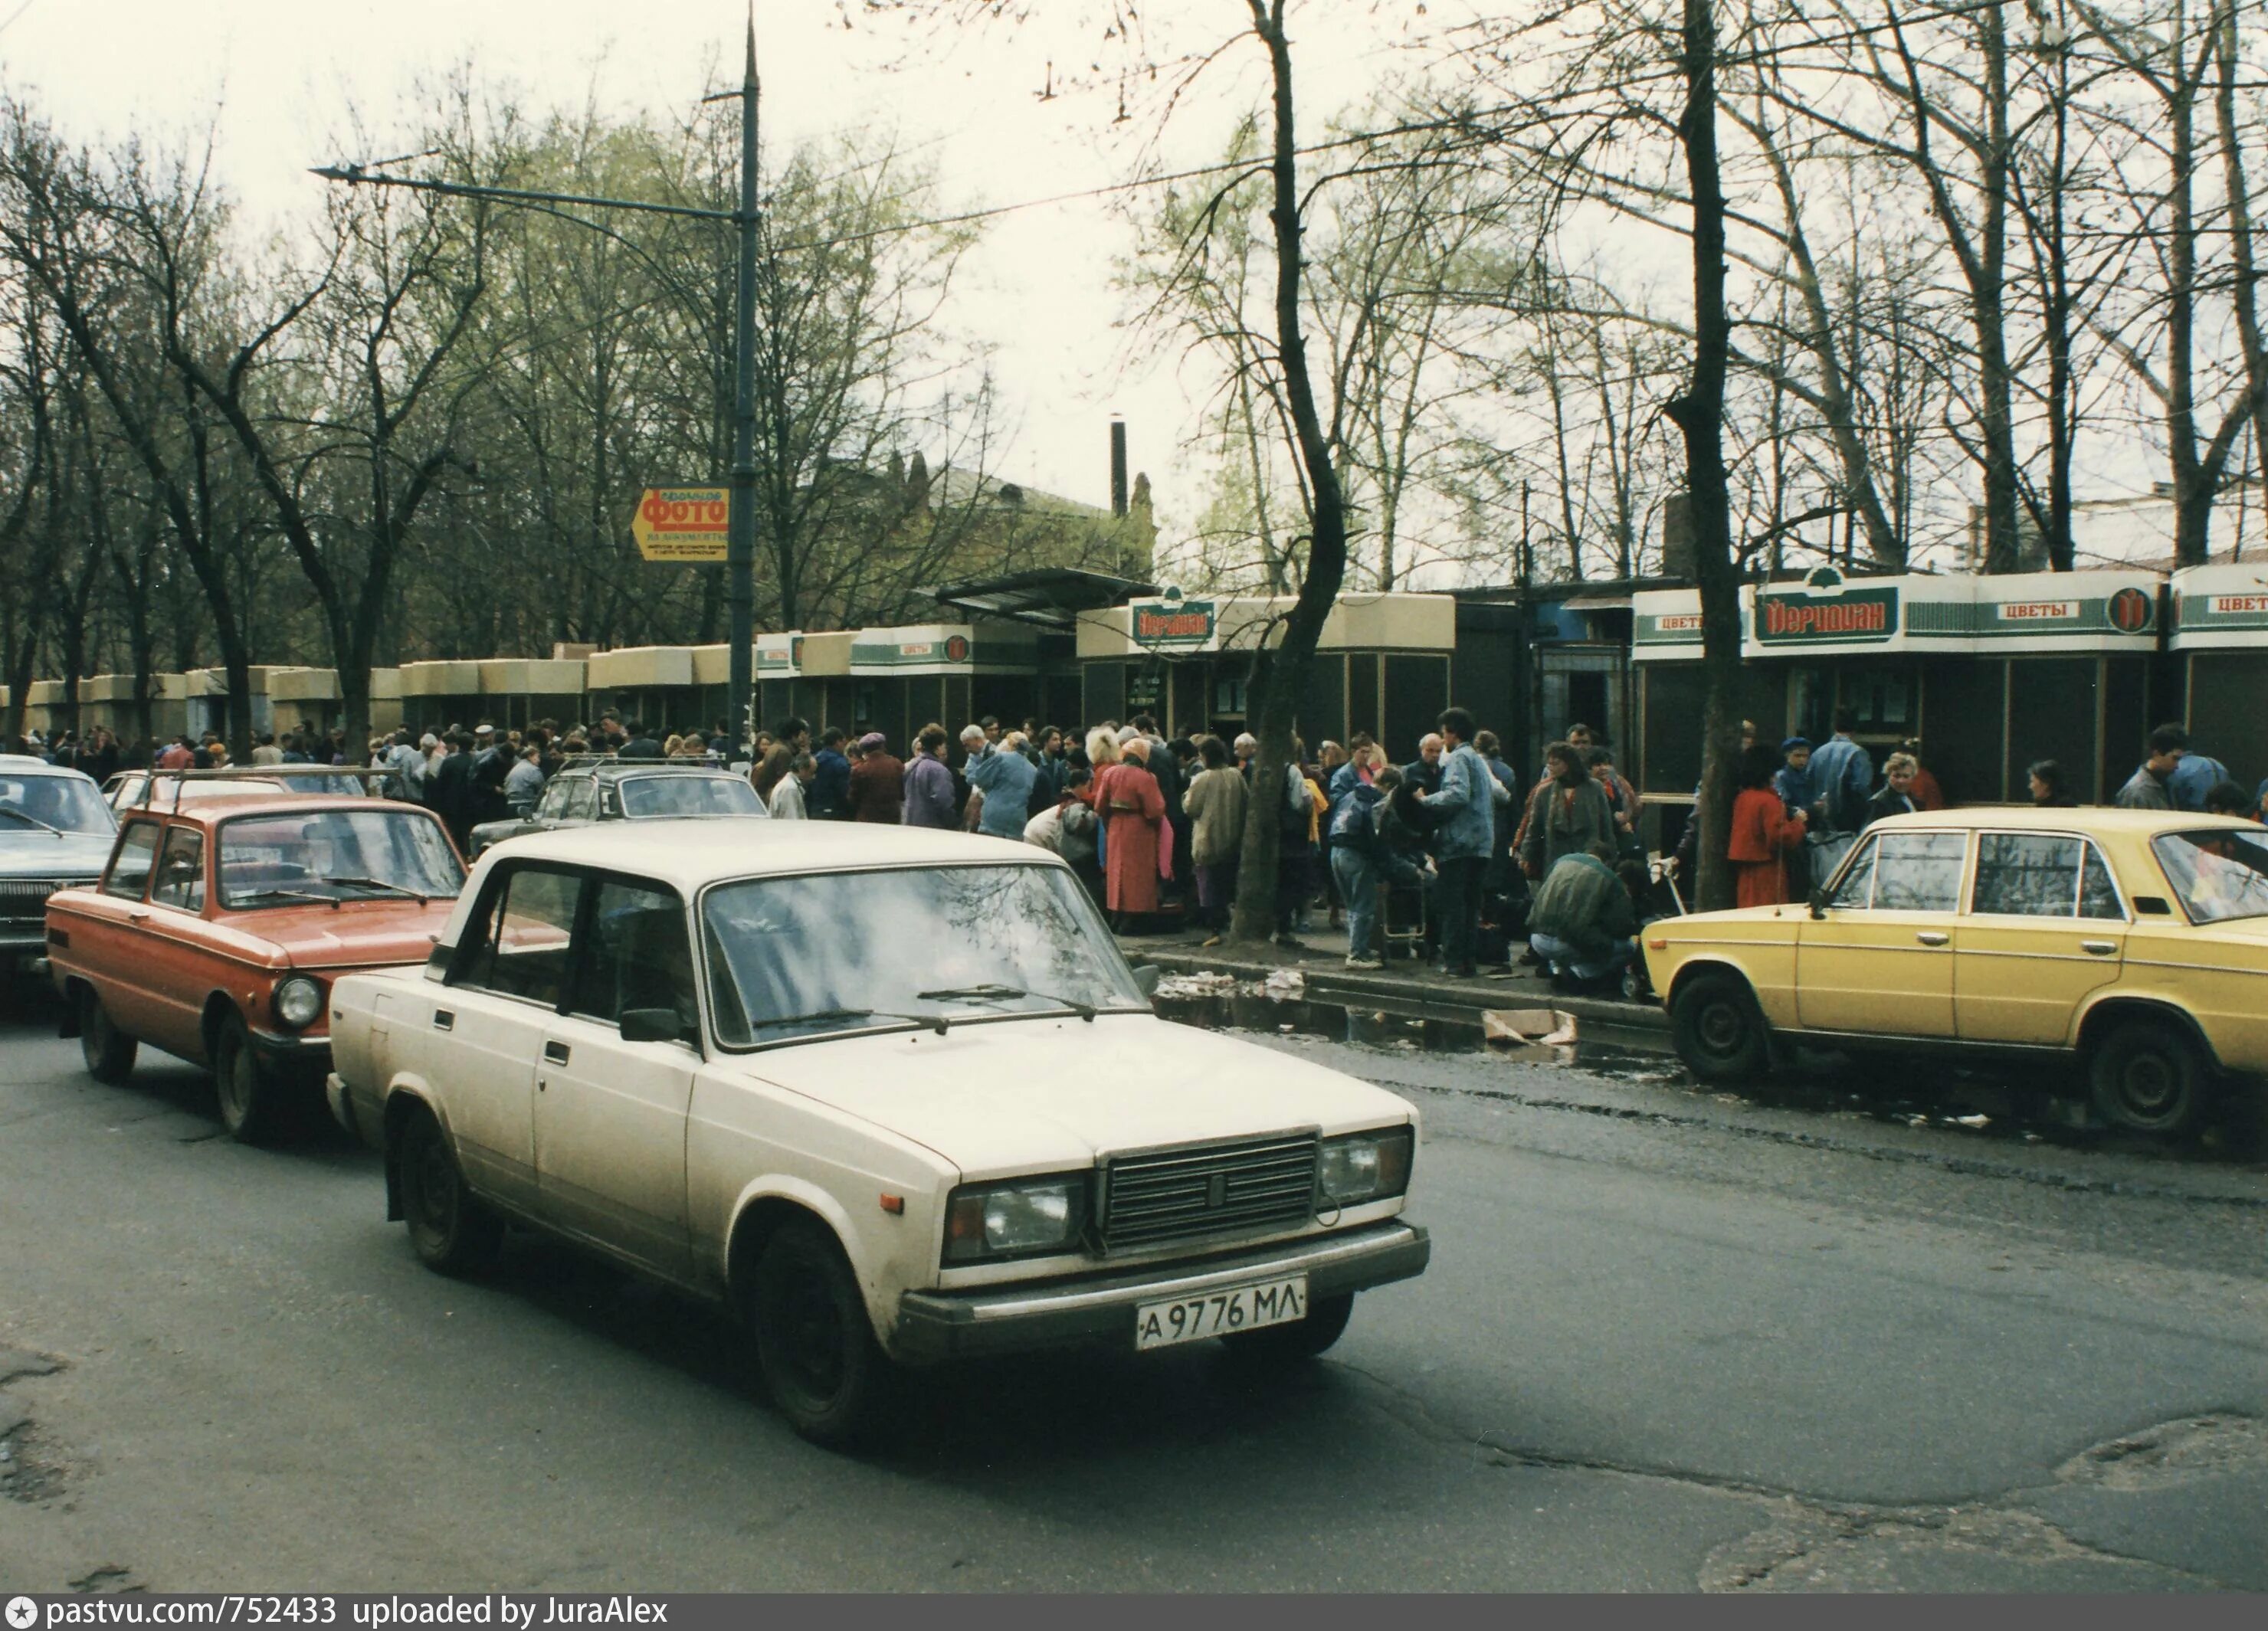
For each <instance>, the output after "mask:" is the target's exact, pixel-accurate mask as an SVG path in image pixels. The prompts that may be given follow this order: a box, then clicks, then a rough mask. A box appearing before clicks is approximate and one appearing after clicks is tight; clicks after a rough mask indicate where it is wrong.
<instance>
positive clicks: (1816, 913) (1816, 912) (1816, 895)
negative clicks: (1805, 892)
mask: <svg viewBox="0 0 2268 1631" xmlns="http://www.w3.org/2000/svg"><path fill="white" fill-rule="evenodd" d="M1811 915H1812V917H1813V918H1814V919H1815V920H1816V919H1819V918H1823V917H1824V916H1826V915H1827V892H1826V891H1825V890H1824V889H1815V890H1813V891H1812V892H1811Z"/></svg>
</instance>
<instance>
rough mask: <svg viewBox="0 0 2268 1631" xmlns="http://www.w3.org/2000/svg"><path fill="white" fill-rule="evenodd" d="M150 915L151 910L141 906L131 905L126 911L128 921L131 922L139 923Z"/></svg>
mask: <svg viewBox="0 0 2268 1631" xmlns="http://www.w3.org/2000/svg"><path fill="white" fill-rule="evenodd" d="M149 915H150V914H149V912H148V911H147V910H145V909H144V908H143V907H138V906H137V907H128V908H127V911H126V921H127V922H129V923H138V922H141V921H142V920H143V919H144V918H145V917H148V916H149Z"/></svg>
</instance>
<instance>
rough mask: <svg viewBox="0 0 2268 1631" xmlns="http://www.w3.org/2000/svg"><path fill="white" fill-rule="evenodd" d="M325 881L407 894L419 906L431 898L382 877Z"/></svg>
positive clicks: (330, 879)
mask: <svg viewBox="0 0 2268 1631" xmlns="http://www.w3.org/2000/svg"><path fill="white" fill-rule="evenodd" d="M326 881H327V882H329V883H334V884H346V885H350V886H352V887H354V888H356V889H383V890H385V891H387V893H390V894H397V895H407V896H409V898H410V899H411V900H415V901H416V903H417V904H418V905H419V906H423V905H425V904H426V902H427V901H428V900H430V899H431V897H430V896H427V895H424V894H421V893H418V892H417V891H416V890H415V889H412V888H410V887H409V885H405V884H389V883H387V881H386V880H385V879H384V878H329V879H327V880H326Z"/></svg>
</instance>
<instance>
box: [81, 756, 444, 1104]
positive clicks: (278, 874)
mask: <svg viewBox="0 0 2268 1631" xmlns="http://www.w3.org/2000/svg"><path fill="white" fill-rule="evenodd" d="M464 880H465V868H464V863H463V862H462V861H461V860H460V858H459V856H458V855H457V851H456V849H455V847H454V846H453V844H451V843H450V841H449V834H448V831H447V829H446V827H443V826H442V825H441V823H440V821H439V820H438V819H437V818H436V817H435V816H434V815H433V814H432V813H431V812H430V811H427V810H424V809H423V808H421V807H420V806H418V805H416V804H401V803H396V802H393V801H390V800H387V799H379V798H340V797H320V796H318V797H291V796H290V795H288V794H287V795H254V796H248V797H234V798H202V799H198V800H195V801H194V802H192V803H187V804H181V805H180V807H178V808H166V807H163V806H155V807H153V806H150V805H134V806H129V808H128V809H127V810H126V811H125V812H122V820H121V825H120V828H119V834H118V841H117V845H116V847H115V848H114V849H112V851H111V854H110V863H109V865H108V866H107V868H106V869H105V870H104V872H103V875H102V877H101V878H100V880H99V881H98V882H97V883H95V884H93V885H89V886H87V887H85V888H79V889H66V890H62V891H59V892H58V893H55V894H54V895H51V896H50V897H48V916H47V939H48V945H47V950H48V966H49V968H50V970H51V972H52V973H53V976H54V979H55V987H56V989H57V990H58V991H60V992H61V993H62V994H63V999H64V1002H65V1003H66V1009H65V1019H64V1027H65V1029H64V1033H65V1034H66V1035H70V1034H72V1033H73V1032H76V1033H77V1036H78V1038H79V1047H80V1050H81V1052H82V1053H83V1054H85V1059H86V1068H87V1071H88V1073H89V1074H90V1075H92V1076H93V1077H94V1078H95V1079H96V1080H97V1081H99V1082H107V1083H111V1084H120V1083H123V1082H124V1081H125V1080H126V1078H127V1076H129V1074H130V1073H131V1071H132V1070H133V1069H134V1055H135V1052H136V1047H138V1046H139V1045H140V1044H143V1043H147V1044H149V1045H150V1046H151V1047H156V1048H160V1049H162V1050H164V1051H165V1052H166V1053H168V1054H176V1055H178V1056H179V1057H180V1058H182V1059H186V1060H188V1061H189V1062H192V1063H194V1064H201V1065H204V1066H206V1067H208V1068H209V1069H210V1070H211V1071H212V1073H213V1076H214V1080H215V1083H216V1084H217V1089H218V1096H219V1099H220V1113H221V1120H222V1122H223V1123H224V1124H225V1126H226V1127H227V1128H228V1130H229V1132H230V1133H231V1134H232V1135H233V1136H235V1137H236V1138H238V1139H239V1140H241V1141H242V1142H247V1143H254V1142H260V1141H261V1140H262V1139H264V1138H267V1137H269V1135H272V1134H273V1133H274V1132H275V1131H276V1129H277V1128H278V1126H279V1125H280V1123H281V1120H282V1119H283V1117H284V1113H285V1112H286V1109H287V1106H288V1105H289V1103H290V1101H291V1100H292V1099H294V1098H310V1099H319V1098H320V1094H321V1092H322V1083H323V1077H324V1076H325V1074H326V1073H327V1072H328V1070H329V1069H330V1062H331V1043H330V1031H329V1025H328V1010H329V1001H328V999H329V995H330V986H331V982H332V981H334V980H335V979H337V978H338V977H339V976H340V975H342V974H347V973H357V972H359V971H361V970H365V969H373V968H386V967H390V966H395V965H399V964H403V963H422V962H423V961H424V960H425V959H426V958H427V956H428V955H429V954H430V953H431V951H432V949H433V940H434V937H435V936H436V935H437V934H438V932H439V930H440V929H441V927H442V925H443V924H444V923H446V922H447V921H448V917H449V913H450V911H451V909H452V908H453V907H454V906H455V904H456V899H457V895H458V893H459V891H460V890H461V889H462V888H463V886H464Z"/></svg>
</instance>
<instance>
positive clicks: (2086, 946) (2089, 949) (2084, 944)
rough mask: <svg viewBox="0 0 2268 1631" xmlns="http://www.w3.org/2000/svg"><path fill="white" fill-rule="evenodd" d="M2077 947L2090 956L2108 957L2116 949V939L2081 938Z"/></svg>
mask: <svg viewBox="0 0 2268 1631" xmlns="http://www.w3.org/2000/svg"><path fill="white" fill-rule="evenodd" d="M2079 949H2080V951H2084V952H2086V953H2087V954H2088V956H2090V957H2109V956H2110V954H2111V953H2112V952H2113V951H2117V949H2118V943H2117V941H2116V940H2082V941H2080V943H2079Z"/></svg>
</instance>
